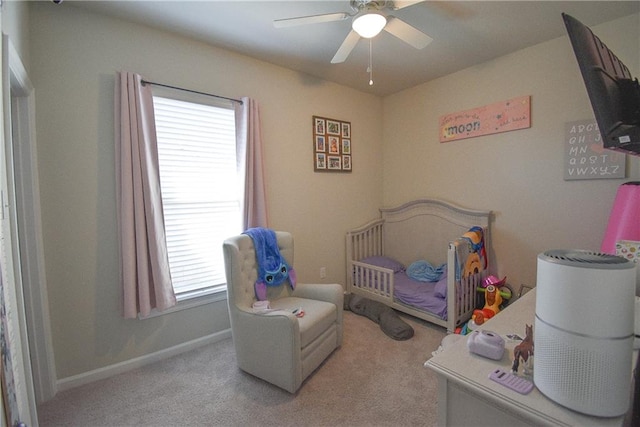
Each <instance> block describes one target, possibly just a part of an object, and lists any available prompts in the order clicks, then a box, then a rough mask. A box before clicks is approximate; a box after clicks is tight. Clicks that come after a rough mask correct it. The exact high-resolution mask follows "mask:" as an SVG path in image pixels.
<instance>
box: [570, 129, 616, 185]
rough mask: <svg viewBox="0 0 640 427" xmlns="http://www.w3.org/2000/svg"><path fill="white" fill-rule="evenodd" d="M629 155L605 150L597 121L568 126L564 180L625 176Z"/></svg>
mask: <svg viewBox="0 0 640 427" xmlns="http://www.w3.org/2000/svg"><path fill="white" fill-rule="evenodd" d="M625 166H626V156H625V155H624V154H622V153H619V152H617V151H611V150H605V149H604V146H603V145H602V136H601V135H600V129H599V128H598V124H597V123H596V121H595V120H594V119H591V120H579V121H576V122H567V123H565V137H564V179H565V181H571V180H575V179H606V178H624V177H625Z"/></svg>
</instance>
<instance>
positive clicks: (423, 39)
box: [384, 16, 433, 49]
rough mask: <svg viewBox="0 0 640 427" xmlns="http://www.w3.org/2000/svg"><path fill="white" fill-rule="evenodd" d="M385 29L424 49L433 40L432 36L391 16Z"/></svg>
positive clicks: (417, 47)
mask: <svg viewBox="0 0 640 427" xmlns="http://www.w3.org/2000/svg"><path fill="white" fill-rule="evenodd" d="M384 30H385V31H386V32H388V33H390V34H392V35H394V36H396V37H397V38H399V39H400V40H402V41H403V42H405V43H408V44H410V45H411V46H413V47H415V48H416V49H422V48H424V47H426V46H427V45H428V44H429V43H431V42H432V41H433V39H432V38H431V37H429V36H428V35H426V34H425V33H423V32H422V31H420V30H417V29H415V28H413V27H412V26H411V25H409V24H407V23H406V22H404V21H403V20H401V19H398V18H396V17H392V16H389V18H388V21H387V25H386V26H385V27H384Z"/></svg>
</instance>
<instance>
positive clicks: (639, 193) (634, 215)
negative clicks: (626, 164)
mask: <svg viewBox="0 0 640 427" xmlns="http://www.w3.org/2000/svg"><path fill="white" fill-rule="evenodd" d="M619 240H640V181H634V182H626V183H624V184H622V185H621V186H620V187H619V188H618V192H617V194H616V198H615V200H614V202H613V209H611V215H610V216H609V224H608V225H607V230H606V231H605V233H604V239H603V240H602V247H601V248H600V251H602V252H604V253H607V254H612V255H615V253H616V242H617V241H619Z"/></svg>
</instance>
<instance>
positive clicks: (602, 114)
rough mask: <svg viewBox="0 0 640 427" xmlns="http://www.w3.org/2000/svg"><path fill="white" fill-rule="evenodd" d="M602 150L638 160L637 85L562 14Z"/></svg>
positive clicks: (581, 27)
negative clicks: (600, 139) (632, 156)
mask: <svg viewBox="0 0 640 427" xmlns="http://www.w3.org/2000/svg"><path fill="white" fill-rule="evenodd" d="M562 18H563V19H564V23H565V26H566V28H567V33H568V34H569V39H570V40H571V45H572V46H573V51H574V53H575V55H576V59H577V61H578V66H579V67H580V72H581V73H582V78H583V80H584V83H585V86H586V87H587V94H588V96H589V100H590V101H591V106H592V107H593V112H594V115H595V118H596V122H597V123H598V127H599V128H600V133H601V134H602V142H603V146H604V148H607V149H610V150H615V151H619V152H622V153H625V154H633V155H636V156H640V84H639V83H638V79H637V78H635V79H634V78H633V77H632V76H631V73H630V72H629V69H628V68H627V67H626V66H625V65H624V64H623V63H622V61H620V60H619V59H618V57H617V56H616V55H615V54H614V53H613V52H612V51H611V50H610V49H609V48H608V47H607V46H606V45H605V44H604V43H603V42H602V41H601V40H600V39H599V38H598V36H596V35H595V34H593V32H592V31H591V30H590V29H589V27H587V26H586V25H584V24H582V23H581V22H580V21H578V20H577V19H575V18H573V17H572V16H569V15H567V14H565V13H563V14H562Z"/></svg>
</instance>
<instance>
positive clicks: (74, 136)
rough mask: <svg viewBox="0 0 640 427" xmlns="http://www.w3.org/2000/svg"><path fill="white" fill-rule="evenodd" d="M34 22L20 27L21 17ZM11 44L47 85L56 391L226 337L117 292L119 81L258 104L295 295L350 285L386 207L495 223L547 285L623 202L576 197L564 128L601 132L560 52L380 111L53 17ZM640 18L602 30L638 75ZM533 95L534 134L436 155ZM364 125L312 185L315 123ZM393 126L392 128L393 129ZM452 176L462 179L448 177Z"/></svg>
mask: <svg viewBox="0 0 640 427" xmlns="http://www.w3.org/2000/svg"><path fill="white" fill-rule="evenodd" d="M19 16H20V18H21V19H22V17H23V16H25V15H23V13H22V11H19ZM29 19H30V22H29V28H30V32H29V33H28V34H25V33H24V31H22V30H21V29H19V28H18V29H17V30H16V31H17V32H19V33H20V34H19V35H18V37H19V39H20V42H19V43H18V49H19V51H20V53H21V56H23V55H24V57H25V58H28V59H24V58H23V61H24V62H25V63H28V71H29V74H30V77H31V80H32V82H33V83H34V86H35V87H36V105H37V110H36V114H37V116H36V120H37V136H38V153H39V161H40V163H39V173H40V179H41V182H40V188H41V192H42V195H41V197H42V200H41V202H42V210H43V212H42V213H43V230H44V240H45V256H46V264H47V270H46V273H47V281H48V286H49V298H50V309H51V322H52V329H53V341H54V351H55V355H56V365H57V376H58V378H65V377H69V376H72V375H76V374H82V373H85V372H87V371H91V370H93V369H98V368H101V367H105V366H108V365H111V364H115V363H118V362H121V361H125V360H128V359H131V358H134V357H138V356H143V355H145V354H148V353H152V352H154V351H159V350H162V349H164V348H167V347H170V346H173V345H177V344H180V343H182V342H185V341H189V340H192V339H197V338H199V337H202V336H206V335H207V334H211V333H215V332H217V331H220V330H224V329H226V328H228V317H227V314H226V303H224V302H220V303H215V304H212V305H207V306H203V307H199V308H195V309H191V310H187V311H182V312H179V313H174V314H171V315H166V316H161V317H158V318H153V319H149V320H144V321H138V320H123V319H122V318H121V317H120V315H119V313H120V291H119V288H118V283H117V282H118V281H117V276H118V264H117V237H116V235H115V232H116V214H115V186H114V182H115V177H114V165H113V161H114V160H113V157H114V152H113V82H114V75H115V72H116V71H117V70H128V71H135V72H139V73H141V74H143V75H144V76H145V77H147V78H149V79H151V80H155V81H159V82H164V83H169V84H176V85H179V86H183V87H188V88H193V89H198V90H203V91H209V92H214V93H218V94H221V95H225V96H231V97H239V96H245V95H246V96H250V97H252V98H255V99H257V100H258V101H259V102H260V103H261V106H262V121H263V127H264V128H263V133H264V137H265V141H266V157H267V165H266V167H267V173H268V176H267V180H268V194H269V200H270V205H269V209H270V217H271V224H270V226H272V227H273V228H277V229H287V230H291V231H292V232H293V233H294V235H295V236H296V267H297V268H298V271H299V274H300V276H301V280H303V281H320V279H319V274H318V273H319V269H320V267H323V266H324V267H326V268H327V273H328V277H327V279H325V280H324V281H326V282H340V283H344V278H345V276H344V232H345V231H346V230H347V229H348V228H351V227H353V226H355V225H360V224H361V223H363V222H364V221H366V220H368V219H370V218H372V217H374V216H376V215H377V208H378V207H379V206H380V205H382V204H383V205H386V206H391V205H395V204H398V203H401V202H405V201H407V200H410V199H413V198H417V197H442V198H445V199H447V200H450V201H453V202H455V203H457V204H460V205H463V206H467V207H474V208H482V209H492V210H493V211H494V212H495V223H494V235H493V237H494V247H495V248H496V255H497V258H496V259H497V263H498V272H499V274H500V275H508V276H509V279H510V282H511V283H512V284H516V286H517V285H519V284H520V283H527V284H534V283H535V268H536V266H535V258H536V254H537V253H539V252H541V251H543V250H546V249H549V248H552V247H584V248H591V249H597V248H598V247H599V243H600V240H601V238H602V234H603V232H604V226H605V225H604V224H605V223H606V219H607V216H608V213H609V210H610V206H611V203H612V201H613V198H614V196H615V191H616V189H617V187H618V186H619V185H620V184H621V183H622V182H625V181H627V180H631V179H634V180H637V179H640V172H639V169H640V164H639V163H640V159H639V158H629V161H628V166H629V173H628V177H629V178H628V179H624V180H590V181H564V180H563V173H562V166H563V160H562V156H563V137H564V123H565V122H567V121H573V120H580V119H586V118H589V117H592V113H591V110H590V107H589V104H588V100H587V97H586V93H585V90H584V86H583V84H582V82H581V80H580V78H579V73H578V69H577V65H576V63H575V59H573V56H572V53H571V51H570V46H569V44H568V39H567V38H566V37H563V38H560V39H557V40H553V41H550V42H548V43H544V44H541V45H538V46H534V47H531V48H529V49H525V50H523V51H520V52H516V53H514V54H512V55H509V56H506V57H503V58H499V59H497V60H495V61H491V62H488V63H485V64H482V65H481V66H477V67H473V68H471V69H468V70H463V71H461V72H458V73H456V74H453V75H450V76H446V77H444V78H441V79H438V80H436V81H433V82H430V83H428V84H424V85H421V86H418V87H416V88H413V89H410V90H407V91H404V92H402V93H399V94H396V95H393V96H390V97H387V98H385V99H380V98H377V97H374V96H370V95H366V94H363V93H360V92H357V91H354V90H351V89H347V88H344V87H341V86H338V85H335V84H331V83H327V82H323V81H319V80H315V79H313V78H311V77H309V76H304V75H300V74H297V73H295V72H293V71H289V70H285V69H282V68H279V67H276V66H274V65H270V64H266V63H263V62H259V61H255V60H253V59H250V58H247V57H244V56H240V55H236V54H233V53H230V52H227V51H224V50H220V49H216V48H213V47H210V46H207V45H204V44H201V43H198V42H193V41H192V40H188V39H184V38H181V37H177V36H173V35H170V34H168V33H163V32H158V31H155V30H152V29H149V28H145V27H140V26H136V25H133V24H129V23H125V22H122V21H117V20H111V19H108V18H103V17H100V16H96V15H92V14H89V13H86V12H83V11H79V10H76V9H74V8H72V7H65V8H61V7H56V6H54V5H52V4H51V3H50V2H43V3H40V4H30V7H29ZM638 19H639V18H638V16H637V15H636V16H634V17H632V18H626V19H624V20H618V21H615V22H613V23H609V24H606V25H602V26H599V27H596V30H597V32H598V33H599V34H600V35H601V37H602V38H603V39H604V40H605V41H606V42H607V44H609V45H610V47H612V48H613V49H614V50H615V51H616V52H617V53H618V54H619V56H620V57H621V58H622V59H623V60H625V62H627V65H629V66H630V67H631V68H632V71H633V72H634V75H639V74H640V72H639V71H640V59H639V58H638V51H639V50H640V49H638V45H639V44H640V36H638V37H633V35H632V33H629V32H626V34H627V35H626V36H625V35H624V34H621V33H620V32H619V31H618V29H619V26H620V25H629V24H631V25H635V26H634V27H632V28H639V25H638ZM520 95H531V96H532V110H533V112H532V116H533V126H532V128H531V129H527V130H522V131H516V132H510V133H506V134H501V135H494V136H487V137H482V138H475V139H470V140H465V141H457V142H452V143H448V144H440V143H438V141H437V120H438V118H439V116H440V115H442V114H445V113H449V112H453V111H459V110H464V109H468V108H473V107H476V106H480V105H485V104H488V103H492V102H495V101H500V100H503V99H507V98H510V97H515V96H520ZM314 114H317V115H323V116H328V117H334V118H338V119H342V120H348V121H351V122H352V126H353V134H354V139H353V144H354V145H353V150H354V170H353V173H351V174H315V173H313V169H312V160H311V155H312V153H311V129H310V126H311V116H312V115H314ZM381 119H382V120H381ZM454 169H455V170H454Z"/></svg>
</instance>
